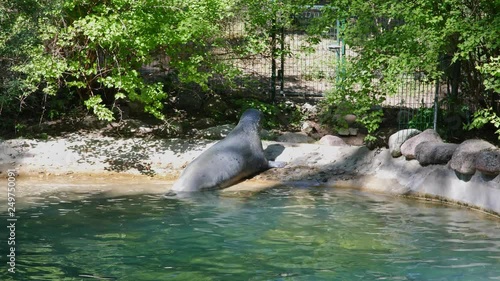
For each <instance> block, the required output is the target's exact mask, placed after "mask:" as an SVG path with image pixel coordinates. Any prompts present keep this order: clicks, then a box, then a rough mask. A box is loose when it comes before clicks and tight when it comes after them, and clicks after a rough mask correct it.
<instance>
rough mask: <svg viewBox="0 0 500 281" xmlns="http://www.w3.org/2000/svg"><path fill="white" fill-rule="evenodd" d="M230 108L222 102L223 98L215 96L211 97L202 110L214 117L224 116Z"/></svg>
mask: <svg viewBox="0 0 500 281" xmlns="http://www.w3.org/2000/svg"><path fill="white" fill-rule="evenodd" d="M228 108H229V107H228V105H227V103H226V102H225V101H224V100H222V98H221V97H219V96H215V97H211V98H210V99H208V101H206V102H205V103H204V104H203V107H202V110H203V112H208V113H210V114H212V116H213V115H214V114H224V113H225V112H226V110H227V109H228Z"/></svg>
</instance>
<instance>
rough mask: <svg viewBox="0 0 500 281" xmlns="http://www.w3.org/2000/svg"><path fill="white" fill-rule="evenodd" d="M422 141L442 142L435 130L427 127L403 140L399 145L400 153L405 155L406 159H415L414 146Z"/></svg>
mask: <svg viewBox="0 0 500 281" xmlns="http://www.w3.org/2000/svg"><path fill="white" fill-rule="evenodd" d="M423 142H443V140H442V139H441V137H440V136H439V134H438V133H437V132H436V131H434V130H433V129H427V130H425V131H423V132H422V133H420V134H418V135H416V136H413V137H411V138H409V139H408V140H407V141H405V142H404V143H403V144H402V145H401V154H403V155H404V156H405V157H406V160H411V159H415V148H416V147H417V145H419V144H420V143H423Z"/></svg>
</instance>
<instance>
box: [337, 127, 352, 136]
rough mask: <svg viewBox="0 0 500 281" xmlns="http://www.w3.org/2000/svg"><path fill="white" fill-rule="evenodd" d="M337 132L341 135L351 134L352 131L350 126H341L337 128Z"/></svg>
mask: <svg viewBox="0 0 500 281" xmlns="http://www.w3.org/2000/svg"><path fill="white" fill-rule="evenodd" d="M337 134H339V136H346V137H347V136H349V135H350V132H349V128H340V129H338V130H337Z"/></svg>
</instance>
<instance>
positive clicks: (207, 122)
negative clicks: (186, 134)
mask: <svg viewBox="0 0 500 281" xmlns="http://www.w3.org/2000/svg"><path fill="white" fill-rule="evenodd" d="M214 125H215V120H214V119H213V118H201V119H199V120H196V122H194V123H193V126H194V127H195V128H197V129H206V128H210V127H213V126H214Z"/></svg>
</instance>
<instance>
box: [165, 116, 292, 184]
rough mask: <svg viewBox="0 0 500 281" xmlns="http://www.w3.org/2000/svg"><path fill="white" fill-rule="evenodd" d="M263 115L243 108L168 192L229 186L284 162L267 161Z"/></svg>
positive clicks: (279, 165) (282, 164)
mask: <svg viewBox="0 0 500 281" xmlns="http://www.w3.org/2000/svg"><path fill="white" fill-rule="evenodd" d="M262 118H263V114H262V113H261V112H260V111H259V110H256V109H248V110H246V111H245V112H244V113H243V115H242V116H241V118H240V121H239V122H238V125H237V126H236V127H235V128H234V129H233V130H232V131H231V132H230V133H229V134H228V135H227V136H226V137H225V138H224V139H222V140H220V141H219V142H217V143H216V144H214V145H213V146H211V147H210V148H208V149H207V150H206V151H204V152H203V153H202V154H201V155H200V156H198V157H197V158H196V159H194V160H193V161H192V162H191V163H189V165H188V166H187V167H186V169H184V171H183V172H182V174H181V176H180V178H179V179H178V180H177V181H176V182H175V183H174V185H173V187H172V189H171V191H170V192H169V193H170V194H171V193H172V192H173V193H175V194H177V193H182V192H194V191H200V190H209V189H221V188H226V187H229V186H231V185H233V184H235V183H237V182H239V181H241V180H243V179H245V178H247V177H249V176H252V175H255V174H257V173H259V172H262V171H264V170H266V169H269V168H272V167H282V166H284V163H278V162H272V161H267V159H266V157H265V155H264V149H263V148H262V142H261V140H260V136H259V134H260V130H261V123H262Z"/></svg>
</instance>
